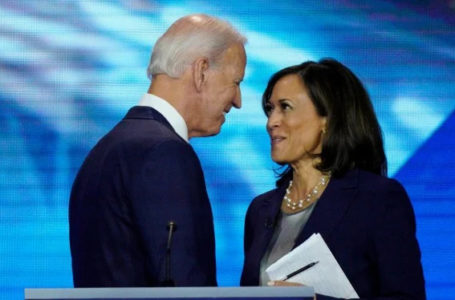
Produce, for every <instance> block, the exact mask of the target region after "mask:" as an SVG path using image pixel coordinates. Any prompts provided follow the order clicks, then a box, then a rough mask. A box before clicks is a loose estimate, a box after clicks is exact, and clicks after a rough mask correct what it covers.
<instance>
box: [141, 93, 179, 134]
mask: <svg viewBox="0 0 455 300" xmlns="http://www.w3.org/2000/svg"><path fill="white" fill-rule="evenodd" d="M138 106H149V107H152V108H154V109H156V110H157V111H158V112H159V113H160V114H162V115H163V117H164V118H165V119H166V120H167V121H168V122H169V124H171V126H172V128H174V130H175V132H177V134H178V135H179V136H180V137H181V138H182V139H184V140H185V141H186V142H188V127H187V126H186V122H185V120H184V119H183V117H182V115H180V114H179V112H178V111H177V110H176V109H175V108H174V107H173V106H172V105H171V104H170V103H169V102H167V101H166V100H164V99H163V98H160V97H158V96H155V95H152V94H148V93H147V94H144V96H142V98H141V100H140V101H139V104H138Z"/></svg>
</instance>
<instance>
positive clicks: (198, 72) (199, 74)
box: [193, 57, 209, 92]
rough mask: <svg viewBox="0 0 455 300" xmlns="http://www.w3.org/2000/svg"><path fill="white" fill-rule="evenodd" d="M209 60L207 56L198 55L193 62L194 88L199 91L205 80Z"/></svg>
mask: <svg viewBox="0 0 455 300" xmlns="http://www.w3.org/2000/svg"><path fill="white" fill-rule="evenodd" d="M208 69H209V60H208V58H207V57H199V58H198V59H196V60H195V61H194V62H193V83H194V86H195V87H196V90H197V91H198V92H200V91H201V90H202V87H203V86H204V83H205V82H206V81H207V76H208V74H207V73H208V72H207V71H208Z"/></svg>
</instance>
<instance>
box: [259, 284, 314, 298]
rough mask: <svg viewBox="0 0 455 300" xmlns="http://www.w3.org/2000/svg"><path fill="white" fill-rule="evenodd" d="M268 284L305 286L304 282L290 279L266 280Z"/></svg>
mask: <svg viewBox="0 0 455 300" xmlns="http://www.w3.org/2000/svg"><path fill="white" fill-rule="evenodd" d="M267 285H268V286H305V285H304V284H301V283H297V282H291V281H282V280H271V281H269V282H267ZM313 299H314V300H316V294H314V298H313Z"/></svg>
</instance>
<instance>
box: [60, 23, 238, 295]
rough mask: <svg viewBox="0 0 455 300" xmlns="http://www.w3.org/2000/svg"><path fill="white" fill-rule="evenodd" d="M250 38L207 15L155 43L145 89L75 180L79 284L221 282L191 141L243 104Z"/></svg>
mask: <svg viewBox="0 0 455 300" xmlns="http://www.w3.org/2000/svg"><path fill="white" fill-rule="evenodd" d="M245 42H246V39H245V38H244V37H243V36H242V35H240V34H239V33H238V32H237V31H236V30H235V29H234V28H233V27H232V26H231V25H229V24H228V23H227V22H225V21H222V20H219V19H216V18H214V17H210V16H207V15H190V16H186V17H183V18H181V19H179V20H177V21H176V22H175V23H174V24H173V25H172V26H171V27H170V28H169V29H168V30H167V32H166V33H165V34H164V35H163V36H162V37H161V38H160V39H159V40H158V41H157V43H156V45H155V47H154V49H153V53H152V57H151V60H150V64H149V66H148V70H147V73H148V75H149V78H150V79H151V80H152V82H151V85H150V87H149V90H148V93H147V94H145V95H144V96H143V97H142V99H141V100H140V102H139V105H138V106H135V107H133V108H131V109H130V110H129V112H128V113H127V115H126V116H125V118H124V119H123V120H122V121H120V123H118V124H117V125H116V126H115V127H114V128H113V129H112V130H111V131H110V132H109V133H108V134H107V135H106V136H104V137H103V138H102V139H101V140H100V141H99V142H98V144H97V145H96V146H95V147H94V148H93V149H92V150H91V152H90V153H89V155H88V157H87V158H86V160H85V161H84V163H83V165H82V167H81V169H80V170H79V173H78V175H77V177H76V179H75V182H74V184H73V188H72V192H71V199H70V207H69V221H70V245H71V254H72V267H73V279H74V285H75V287H108V286H111V287H118V286H160V285H162V284H163V282H164V281H165V280H166V279H172V280H173V282H174V283H175V285H176V286H215V285H216V284H217V282H216V266H215V241H214V230H213V217H212V211H211V206H210V203H209V200H208V197H207V191H206V187H205V182H204V176H203V173H202V170H201V166H200V162H199V160H198V158H197V156H196V154H195V152H194V151H193V149H192V147H191V145H190V144H189V143H188V139H189V138H192V137H197V136H209V135H215V134H217V133H218V132H219V131H220V128H221V125H222V124H223V122H224V121H225V114H226V113H228V112H229V110H230V109H231V108H232V107H233V106H234V107H236V108H240V106H241V95H240V89H239V85H240V82H241V81H242V79H243V76H244V70H245V65H246V55H245V50H244V44H245ZM170 222H174V224H176V226H177V229H176V230H175V231H174V232H173V237H172V247H171V255H170V263H169V261H168V260H167V259H168V258H169V256H166V249H167V245H168V234H169V230H171V231H173V230H172V228H171V229H170V228H169V224H170ZM166 277H170V278H166Z"/></svg>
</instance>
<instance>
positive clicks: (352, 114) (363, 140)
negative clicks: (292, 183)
mask: <svg viewBox="0 0 455 300" xmlns="http://www.w3.org/2000/svg"><path fill="white" fill-rule="evenodd" d="M291 74H296V75H298V76H299V77H300V78H301V80H302V83H303V84H304V86H305V87H306V89H307V92H308V95H309V97H310V99H311V101H312V102H313V104H314V106H315V107H316V111H317V112H318V114H319V115H320V116H322V117H326V118H327V128H326V133H325V135H324V137H323V141H322V152H321V154H320V155H318V156H320V158H321V162H320V164H318V165H317V166H316V167H317V168H318V169H319V170H320V171H322V172H331V173H332V176H335V177H339V176H342V175H343V174H345V173H346V172H347V171H349V170H351V169H354V168H359V169H362V170H366V171H370V172H373V173H376V174H379V175H384V176H385V175H387V160H386V156H385V153H384V145H383V141H382V134H381V128H380V126H379V123H378V120H377V118H376V115H375V113H374V109H373V105H372V104H371V101H370V97H369V96H368V93H367V91H366V90H365V88H364V87H363V85H362V83H361V82H360V80H359V79H358V78H357V77H356V76H355V75H354V73H352V72H351V71H350V70H349V69H348V68H347V67H345V66H344V65H342V64H341V63H339V62H338V61H336V60H334V59H322V60H320V61H319V62H313V61H307V62H304V63H302V64H300V65H296V66H291V67H288V68H285V69H282V70H280V71H278V72H277V73H275V74H274V75H273V76H272V77H271V78H270V80H269V83H268V85H267V88H266V89H265V91H264V95H263V96H262V108H263V109H264V112H266V105H267V104H268V102H269V100H270V97H271V95H272V91H273V88H274V86H275V84H276V83H277V82H278V80H280V79H281V78H283V77H284V76H286V75H291ZM291 177H292V169H291V168H290V166H289V165H288V166H287V168H286V169H285V170H284V172H282V173H281V174H280V178H279V179H278V181H277V185H281V184H282V183H284V182H287V181H288V180H289V179H290V178H291Z"/></svg>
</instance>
